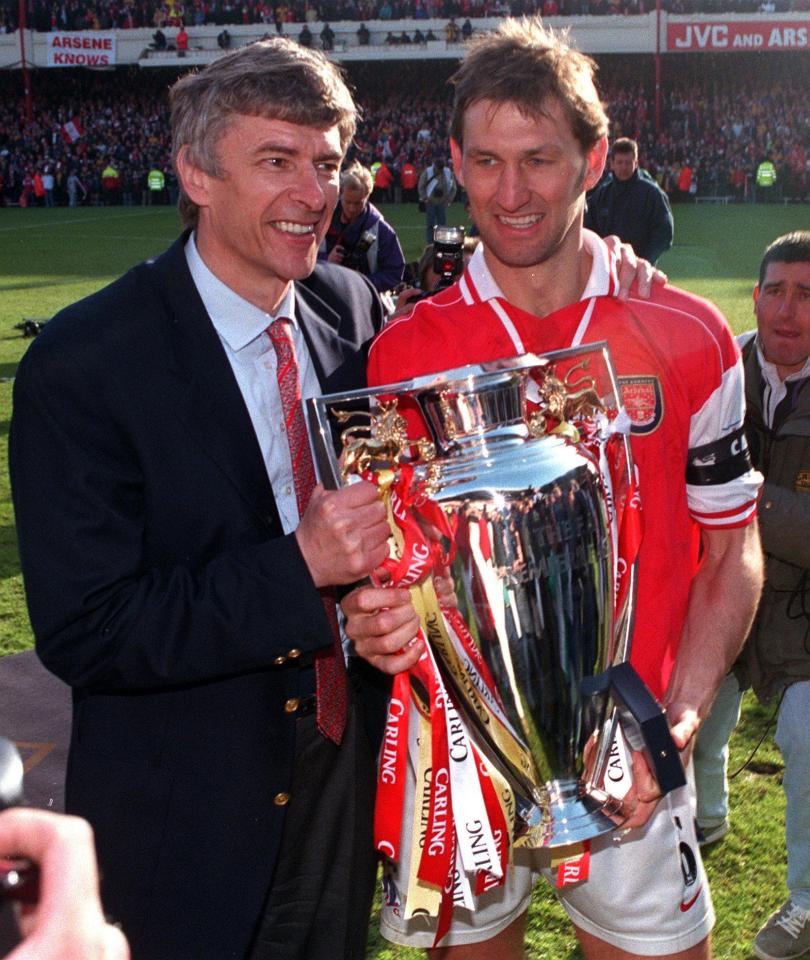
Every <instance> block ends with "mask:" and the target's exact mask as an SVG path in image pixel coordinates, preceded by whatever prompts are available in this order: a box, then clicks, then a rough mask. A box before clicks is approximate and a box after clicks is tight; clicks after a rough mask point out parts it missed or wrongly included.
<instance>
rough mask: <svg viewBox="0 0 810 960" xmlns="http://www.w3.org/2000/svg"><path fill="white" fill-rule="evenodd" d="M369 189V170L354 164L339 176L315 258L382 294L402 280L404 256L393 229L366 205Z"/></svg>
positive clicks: (370, 180) (372, 205)
mask: <svg viewBox="0 0 810 960" xmlns="http://www.w3.org/2000/svg"><path fill="white" fill-rule="evenodd" d="M372 186H373V180H372V177H371V173H370V171H369V170H367V169H366V168H365V167H363V166H362V165H361V164H359V163H357V162H356V161H355V162H354V163H352V164H350V165H349V166H348V167H347V168H346V169H345V170H344V171H343V173H341V175H340V200H339V201H338V205H337V208H336V209H335V212H334V214H333V216H332V223H331V224H330V226H329V230H328V231H327V234H326V236H325V237H324V241H323V243H322V244H321V249H320V251H319V253H318V259H319V260H328V261H329V262H330V263H339V264H341V265H342V266H344V267H348V268H349V269H350V270H357V271H358V272H359V273H362V274H364V275H365V276H367V277H368V278H369V280H370V281H371V282H372V283H373V284H374V286H375V287H376V288H377V290H379V291H380V292H381V293H382V292H384V291H386V290H392V289H393V288H394V287H395V286H396V285H397V284H398V283H399V282H400V280H402V274H403V272H404V270H405V257H404V256H403V254H402V247H401V246H400V244H399V240H398V239H397V235H396V233H395V232H394V228H393V227H392V226H391V225H390V224H388V223H386V221H385V220H384V219H383V215H382V214H381V213H380V211H379V210H378V209H377V208H376V207H375V206H374V204H372V203H370V202H369V197H370V196H371V189H372Z"/></svg>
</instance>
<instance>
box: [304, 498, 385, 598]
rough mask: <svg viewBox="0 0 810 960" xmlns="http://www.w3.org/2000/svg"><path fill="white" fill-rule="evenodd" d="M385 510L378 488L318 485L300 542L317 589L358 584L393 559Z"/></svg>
mask: <svg viewBox="0 0 810 960" xmlns="http://www.w3.org/2000/svg"><path fill="white" fill-rule="evenodd" d="M390 534H391V531H390V530H389V527H388V520H387V514H386V510H385V505H384V504H383V502H382V500H381V499H380V495H379V492H378V491H377V488H376V487H375V486H374V484H373V483H368V482H367V481H365V480H363V481H361V482H359V483H353V484H352V485H351V486H348V487H343V488H342V489H341V490H324V489H323V487H321V486H317V487H316V488H315V490H314V492H313V494H312V499H311V500H310V502H309V506H308V507H307V509H306V511H305V513H304V516H303V518H302V519H301V523H300V524H299V525H298V529H297V530H296V531H295V538H296V540H297V541H298V546H299V548H300V550H301V553H302V555H303V557H304V561H305V562H306V565H307V567H308V568H309V572H310V575H311V576H312V580H313V581H314V583H315V586H316V587H326V586H334V585H337V584H343V583H354V582H355V581H356V580H360V579H362V578H363V577H366V576H368V575H369V574H370V573H371V572H372V571H373V570H375V569H376V568H377V567H379V566H380V564H381V563H382V562H383V560H385V558H386V557H387V556H388V537H389V536H390Z"/></svg>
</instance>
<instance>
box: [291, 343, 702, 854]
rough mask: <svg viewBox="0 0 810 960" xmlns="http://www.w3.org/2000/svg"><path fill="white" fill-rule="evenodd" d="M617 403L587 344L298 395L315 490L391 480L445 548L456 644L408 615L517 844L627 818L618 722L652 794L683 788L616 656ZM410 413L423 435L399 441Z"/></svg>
mask: <svg viewBox="0 0 810 960" xmlns="http://www.w3.org/2000/svg"><path fill="white" fill-rule="evenodd" d="M618 396H619V394H618V389H617V385H616V379H615V376H614V373H613V369H612V365H611V362H610V357H609V353H608V350H607V346H606V344H601V343H600V344H595V345H589V346H587V347H583V348H577V349H571V350H566V351H558V352H555V353H553V354H547V355H545V356H543V357H539V356H535V355H527V356H524V357H520V358H518V359H509V360H505V361H498V362H493V363H482V364H479V365H475V366H470V367H465V368H462V369H460V370H453V371H448V372H446V373H442V374H440V375H431V376H425V377H419V378H415V379H413V380H410V381H405V382H401V383H397V384H390V385H387V386H384V387H380V388H375V389H373V390H363V391H354V392H351V393H342V394H333V395H331V396H325V397H321V398H318V399H314V400H310V401H308V410H307V414H308V420H309V425H310V436H311V439H312V442H313V447H314V450H315V454H316V459H317V462H318V465H319V470H320V474H321V477H322V479H323V481H324V483H325V484H326V485H327V486H329V485H330V484H331V485H338V484H342V483H346V482H351V479H352V477H353V476H354V475H364V476H367V477H368V476H376V477H378V478H379V477H380V476H383V475H384V476H385V477H386V478H388V480H389V481H391V482H396V483H398V484H399V486H398V488H397V490H398V497H399V501H398V502H399V504H400V511H401V513H408V514H410V516H408V517H405V518H404V519H405V520H406V521H407V522H409V523H410V524H411V526H412V528H413V529H414V530H416V529H417V528H418V529H419V530H421V531H423V532H424V535H425V536H428V537H431V538H432V539H433V541H434V542H433V543H432V544H431V547H435V548H436V549H437V550H438V552H439V553H441V555H442V556H443V557H444V559H445V561H446V567H445V568H444V571H443V572H444V573H445V574H446V575H447V576H449V578H450V582H452V586H453V597H452V605H453V607H454V609H455V610H457V611H458V613H459V614H460V615H461V620H462V621H463V624H462V625H463V628H464V629H463V632H464V633H465V636H466V637H467V642H468V644H471V645H472V646H473V647H474V649H473V651H472V654H471V655H470V651H469V650H467V654H466V655H465V648H464V644H463V643H461V645H459V641H458V638H457V637H455V635H453V636H450V634H453V631H448V630H443V629H439V628H438V627H437V626H436V622H435V621H436V620H437V619H438V618H437V617H436V616H434V615H432V614H431V613H430V612H428V613H427V614H426V615H424V617H423V620H424V622H423V626H424V628H425V632H426V635H427V637H428V640H429V642H430V643H431V647H432V649H433V652H434V654H435V657H436V660H437V663H438V665H439V668H440V671H441V673H442V676H443V679H444V681H445V683H446V685H447V687H448V689H449V690H450V691H451V692H452V695H453V697H454V700H455V702H456V704H457V706H458V708H459V709H460V710H461V711H462V713H463V715H464V716H465V718H466V720H467V722H468V726H469V728H470V729H471V731H473V734H474V736H475V739H476V742H477V743H478V744H479V745H480V746H481V747H482V748H483V749H484V750H485V751H486V753H487V755H488V757H489V758H490V759H491V760H492V761H493V762H494V763H495V764H496V765H497V766H498V767H499V769H500V770H501V772H502V773H503V774H504V775H505V776H506V777H507V779H508V780H509V782H510V785H511V786H512V789H513V791H514V795H515V799H516V806H517V814H518V815H517V818H516V828H515V833H516V838H515V839H516V842H518V843H520V844H522V845H527V846H531V847H546V846H549V847H555V846H560V845H564V844H570V843H574V842H578V841H582V840H585V839H589V838H592V837H595V836H598V835H600V834H602V833H605V832H607V831H609V830H611V829H613V828H614V827H615V826H616V825H617V824H619V823H621V822H622V821H623V820H624V819H625V818H626V815H627V813H628V811H626V810H625V809H624V807H623V803H622V800H621V798H620V797H616V796H612V795H611V792H610V790H609V789H608V787H607V780H608V773H609V768H610V765H611V762H615V751H616V749H617V747H616V746H615V743H616V741H617V726H621V728H622V731H623V734H622V735H621V736H622V738H623V739H624V740H625V741H626V742H628V743H629V745H630V746H631V748H633V749H642V750H644V751H645V753H646V755H647V758H648V761H649V763H650V765H651V766H652V768H653V770H654V772H655V773H656V776H657V778H658V780H659V784H660V785H661V787H662V790H663V791H666V790H669V789H673V788H674V787H676V786H680V785H682V784H683V782H684V778H683V770H682V768H681V766H680V761H679V758H678V755H677V750H676V749H675V747H674V745H673V743H672V740H671V738H670V737H669V731H668V728H667V724H666V720H665V717H664V715H663V713H662V711H661V709H660V707H659V706H658V704H657V703H656V702H655V700H654V699H653V698H652V696H651V695H650V694H649V692H648V691H647V689H646V687H645V686H644V685H643V684H642V683H641V681H640V680H639V678H638V676H637V675H636V674H635V672H634V671H633V669H632V668H631V667H630V664H629V663H628V657H629V647H630V637H631V632H632V609H633V594H634V590H633V583H634V576H635V573H634V567H633V565H632V563H630V564H627V563H626V562H624V561H623V560H622V558H621V556H620V552H619V550H618V546H617V541H618V539H619V534H618V530H617V523H618V517H619V514H620V513H621V511H622V509H623V508H624V507H626V506H627V501H628V498H629V497H630V496H631V485H632V463H631V459H630V449H629V444H628V443H627V440H626V438H625V436H624V435H623V434H622V433H621V432H620V431H619V430H617V429H616V424H617V421H619V422H620V409H619V402H618ZM416 423H420V424H421V425H422V428H423V429H422V431H421V432H422V433H424V428H426V429H427V432H428V438H426V439H424V438H423V439H420V440H419V441H418V442H413V441H412V440H409V439H408V435H409V434H410V435H411V436H414V435H415V433H419V432H420V431H419V430H417V431H414V429H413V428H412V427H411V429H409V424H411V425H413V424H416ZM612 751H613V753H614V758H613V760H612V758H611V753H612Z"/></svg>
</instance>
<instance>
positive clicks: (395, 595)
mask: <svg viewBox="0 0 810 960" xmlns="http://www.w3.org/2000/svg"><path fill="white" fill-rule="evenodd" d="M410 603H411V594H410V592H409V591H408V590H400V589H397V588H393V589H392V588H388V587H358V588H357V589H356V590H352V592H351V593H347V594H346V596H345V597H344V598H343V600H342V601H341V604H340V605H341V606H342V607H343V612H344V613H345V614H346V616H347V617H350V616H355V615H357V614H361V613H376V612H377V611H378V610H379V609H380V608H381V607H388V608H390V609H394V608H395V607H404V606H410Z"/></svg>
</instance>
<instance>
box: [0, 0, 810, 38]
mask: <svg viewBox="0 0 810 960" xmlns="http://www.w3.org/2000/svg"><path fill="white" fill-rule="evenodd" d="M763 3H768V4H769V5H772V7H773V11H772V12H777V13H779V12H789V11H806V10H808V9H810V2H809V0H663V4H662V5H663V8H664V9H665V10H667V11H669V12H670V13H754V12H757V11H759V10H761V9H762V8H763ZM651 9H655V2H654V0H319V2H318V3H307V2H305V0H289V2H285V0H282V2H280V3H271V2H270V0H187V2H185V3H183V2H182V0H168V2H157V0H52V2H48V0H34V2H33V3H29V4H28V10H29V12H28V15H27V21H28V22H27V26H28V28H29V29H33V30H36V31H39V32H47V31H50V30H111V29H117V30H126V29H135V28H139V27H154V28H163V27H167V26H168V27H177V26H179V25H180V23H181V22H182V23H185V25H186V26H201V25H204V24H209V25H216V26H230V25H233V24H251V23H253V24H256V23H264V24H268V25H274V24H284V23H304V22H306V21H310V22H311V21H318V22H323V21H329V22H330V23H331V22H335V21H338V20H349V21H352V20H353V21H367V20H371V21H375V20H382V21H398V20H430V19H434V18H436V17H442V18H445V17H447V18H449V17H459V18H467V17H469V18H471V19H477V18H482V17H492V16H505V15H509V14H511V15H520V14H523V13H528V14H534V13H539V14H542V15H543V16H546V17H550V16H583V15H596V16H604V15H610V14H618V15H624V16H628V15H633V14H643V13H646V12H648V11H649V10H651ZM769 10H770V6H769ZM18 21H19V3H18V0H0V33H3V32H11V31H14V30H16V29H17V26H18ZM395 32H397V33H398V32H399V31H395Z"/></svg>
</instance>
